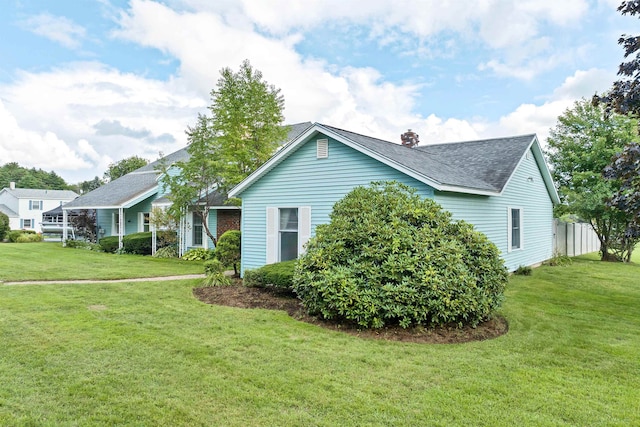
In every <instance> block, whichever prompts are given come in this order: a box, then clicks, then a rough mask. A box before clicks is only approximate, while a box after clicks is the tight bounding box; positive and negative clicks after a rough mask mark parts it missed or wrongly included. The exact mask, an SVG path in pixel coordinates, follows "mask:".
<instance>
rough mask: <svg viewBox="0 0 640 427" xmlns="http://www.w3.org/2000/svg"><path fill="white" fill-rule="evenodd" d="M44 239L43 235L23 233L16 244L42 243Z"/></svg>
mask: <svg viewBox="0 0 640 427" xmlns="http://www.w3.org/2000/svg"><path fill="white" fill-rule="evenodd" d="M43 240H44V238H43V237H42V234H36V233H35V232H34V233H22V234H21V235H19V236H18V238H17V239H16V243H34V242H42V241H43Z"/></svg>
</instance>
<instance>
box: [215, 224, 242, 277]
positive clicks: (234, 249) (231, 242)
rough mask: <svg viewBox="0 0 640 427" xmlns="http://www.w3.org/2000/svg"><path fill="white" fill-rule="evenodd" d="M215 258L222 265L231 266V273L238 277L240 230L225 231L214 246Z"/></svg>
mask: <svg viewBox="0 0 640 427" xmlns="http://www.w3.org/2000/svg"><path fill="white" fill-rule="evenodd" d="M216 258H218V259H219V260H220V261H221V262H222V263H223V264H224V265H228V266H233V273H234V275H235V276H237V275H238V264H240V230H228V231H225V232H224V233H223V234H222V236H220V238H219V239H218V244H217V245H216Z"/></svg>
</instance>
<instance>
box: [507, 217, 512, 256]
mask: <svg viewBox="0 0 640 427" xmlns="http://www.w3.org/2000/svg"><path fill="white" fill-rule="evenodd" d="M511 225H512V224H511V208H507V252H511V233H512V231H511Z"/></svg>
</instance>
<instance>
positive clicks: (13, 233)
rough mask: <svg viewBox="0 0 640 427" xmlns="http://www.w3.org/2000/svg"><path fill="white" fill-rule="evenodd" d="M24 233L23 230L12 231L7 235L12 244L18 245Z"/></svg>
mask: <svg viewBox="0 0 640 427" xmlns="http://www.w3.org/2000/svg"><path fill="white" fill-rule="evenodd" d="M23 234H24V233H23V231H22V230H11V231H9V232H8V233H7V240H8V241H10V242H11V243H16V241H17V240H18V237H20V236H22V235H23Z"/></svg>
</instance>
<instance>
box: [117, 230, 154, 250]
mask: <svg viewBox="0 0 640 427" xmlns="http://www.w3.org/2000/svg"><path fill="white" fill-rule="evenodd" d="M122 246H123V248H124V251H125V252H126V253H128V254H136V255H151V232H150V231H145V232H142V233H133V234H127V235H126V236H124V237H123V238H122Z"/></svg>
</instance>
